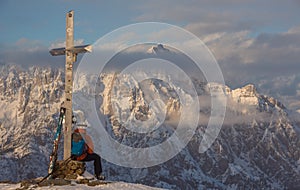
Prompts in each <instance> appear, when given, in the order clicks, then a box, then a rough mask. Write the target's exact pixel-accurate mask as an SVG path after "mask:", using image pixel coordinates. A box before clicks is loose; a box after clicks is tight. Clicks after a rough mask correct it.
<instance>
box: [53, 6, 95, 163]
mask: <svg viewBox="0 0 300 190" xmlns="http://www.w3.org/2000/svg"><path fill="white" fill-rule="evenodd" d="M73 23H74V11H69V12H68V13H67V15H66V47H63V48H56V49H52V50H50V54H51V55H53V56H58V55H65V56H66V64H65V101H64V104H63V107H64V108H66V114H65V125H64V160H66V159H68V158H69V157H70V156H71V134H72V90H73V63H74V62H76V59H77V54H78V53H86V52H91V50H92V46H91V45H82V46H74V24H73Z"/></svg>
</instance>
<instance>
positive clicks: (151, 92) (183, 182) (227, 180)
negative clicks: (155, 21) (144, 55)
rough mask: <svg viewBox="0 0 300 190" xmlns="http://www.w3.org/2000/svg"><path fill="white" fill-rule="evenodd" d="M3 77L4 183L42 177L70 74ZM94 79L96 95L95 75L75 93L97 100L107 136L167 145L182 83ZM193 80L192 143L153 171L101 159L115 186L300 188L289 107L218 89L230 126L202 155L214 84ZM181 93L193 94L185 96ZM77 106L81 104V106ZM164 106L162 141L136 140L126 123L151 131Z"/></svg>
mask: <svg viewBox="0 0 300 190" xmlns="http://www.w3.org/2000/svg"><path fill="white" fill-rule="evenodd" d="M153 51H158V49H156V50H155V49H153ZM0 73H1V74H0V99H1V102H0V107H1V110H0V137H1V138H0V167H1V172H0V181H3V180H11V181H20V180H22V179H29V178H34V177H40V176H44V175H46V174H47V167H48V163H49V155H50V152H51V150H52V139H53V135H54V130H55V129H56V123H57V119H58V111H59V107H60V104H61V102H62V101H63V96H64V92H63V89H64V87H63V84H64V71H63V70H60V69H52V68H41V67H32V68H30V69H27V70H23V69H21V68H19V67H17V66H3V67H2V68H1V71H0ZM166 77H167V76H166ZM96 79H97V80H98V82H97V84H99V89H98V91H97V89H96V96H95V90H93V89H90V88H88V87H86V84H88V82H89V81H91V80H95V76H89V75H82V76H81V77H80V78H78V79H77V81H75V82H76V84H77V86H75V87H74V89H75V90H74V94H75V95H76V94H77V95H78V94H80V96H79V97H84V99H88V98H91V97H92V98H93V97H96V99H97V100H98V104H97V106H99V107H98V108H97V110H98V112H99V114H101V115H102V117H103V118H104V119H105V121H106V122H107V123H106V130H107V131H108V132H109V133H110V136H111V137H113V138H114V139H115V140H116V141H118V142H120V143H123V144H126V145H128V146H132V147H138V148H139V147H145V146H146V147H147V146H152V145H156V144H159V143H161V142H163V141H164V140H166V138H168V137H169V136H165V133H163V132H166V130H168V132H170V133H172V132H173V130H174V129H173V128H172V126H173V125H176V124H177V122H176V121H174V120H175V118H176V117H177V116H178V114H180V111H181V104H180V99H179V95H178V94H176V93H175V92H176V91H175V89H174V88H175V87H176V88H179V90H181V89H180V86H178V85H177V83H176V81H173V83H172V81H171V83H170V84H168V83H166V82H164V80H159V79H149V80H147V81H145V82H142V83H138V82H137V81H134V78H133V77H132V76H130V75H122V76H121V77H120V76H119V74H118V73H112V72H109V73H102V74H101V75H100V76H97V77H96ZM129 81H131V82H133V83H134V84H136V87H135V88H134V89H126V88H124V84H127V83H128V82H129ZM126 82H127V83H126ZM192 82H193V84H194V86H195V88H196V91H197V94H198V98H199V102H200V103H201V109H200V120H199V125H198V127H197V129H196V131H195V134H194V136H193V138H192V139H191V140H190V142H189V143H188V145H187V146H186V147H185V148H184V149H183V150H182V151H181V152H180V153H179V154H177V155H176V156H175V157H174V158H172V159H170V160H169V161H167V162H165V163H162V164H159V165H156V166H152V167H148V168H141V169H139V168H128V167H122V166H118V165H115V164H112V163H110V162H108V161H105V160H103V168H104V175H106V176H107V178H108V179H109V180H112V181H125V182H131V183H141V184H145V185H149V186H153V187H159V188H167V189H209V188H217V189H230V188H232V189H299V188H300V185H299V184H300V148H299V147H300V127H299V126H300V125H299V123H297V121H295V120H293V118H291V117H290V111H289V110H287V109H286V108H285V106H284V105H283V104H281V103H280V102H279V101H278V100H276V99H274V98H272V97H267V96H264V95H261V94H259V92H257V90H256V89H255V86H254V85H252V84H248V85H246V86H244V87H241V88H238V89H233V90H232V89H230V88H229V87H226V86H220V88H222V89H224V94H225V95H226V97H227V108H226V114H225V119H224V124H223V126H222V129H221V131H220V133H219V135H218V137H217V139H216V140H215V142H214V143H213V144H212V146H211V147H210V148H209V149H208V150H207V151H206V152H204V153H200V152H199V144H200V142H201V140H202V137H203V131H205V128H206V124H207V120H208V118H209V116H210V109H211V108H210V94H211V90H212V88H211V86H212V85H211V84H209V83H206V82H204V81H199V80H197V79H193V80H192ZM214 86H215V85H214ZM125 87H126V86H125ZM177 90H178V89H177ZM181 92H184V93H185V94H187V96H188V95H189V92H187V91H184V90H181ZM76 97H77V96H76ZM118 97H123V98H124V97H126V98H127V99H126V102H125V103H122V102H120V101H121V100H120V99H118ZM157 98H159V99H160V100H162V102H163V103H164V104H165V105H166V106H165V107H161V105H160V104H156V105H154V106H153V105H152V109H150V108H149V101H151V100H153V99H157ZM76 101H81V100H79V99H76V100H75V104H76ZM116 103H117V106H116ZM75 106H76V105H75ZM160 108H161V109H165V110H166V112H167V113H168V115H167V116H166V117H165V122H164V123H162V125H161V127H159V128H158V129H157V131H158V135H157V136H156V137H154V138H152V139H151V138H150V137H149V138H145V136H142V135H133V134H136V133H135V132H134V131H130V130H129V129H128V128H126V122H124V121H127V120H130V119H132V118H133V117H134V118H135V119H136V120H138V121H146V120H150V121H153V123H154V124H153V126H154V125H156V124H157V123H158V124H161V123H159V122H160V118H159V115H158V114H157V112H155V111H153V110H155V109H160ZM128 110H129V111H128ZM124 113H125V115H124ZM128 113H129V114H128ZM85 114H88V113H85ZM126 114H127V115H126ZM123 118H125V120H124V119H123ZM126 119H127V120H126ZM88 122H91V121H88ZM155 122H156V123H155ZM143 127H144V126H143ZM146 137H147V135H146ZM61 145H62V144H61ZM60 155H62V150H61V149H60ZM60 159H61V158H60ZM89 170H92V169H91V167H89Z"/></svg>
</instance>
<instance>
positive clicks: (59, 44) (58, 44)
mask: <svg viewBox="0 0 300 190" xmlns="http://www.w3.org/2000/svg"><path fill="white" fill-rule="evenodd" d="M79 45H84V40H83V39H75V40H74V46H79ZM61 47H66V41H63V40H56V41H55V42H53V43H52V44H51V45H50V47H49V49H54V48H61Z"/></svg>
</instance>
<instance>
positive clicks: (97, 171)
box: [82, 153, 102, 176]
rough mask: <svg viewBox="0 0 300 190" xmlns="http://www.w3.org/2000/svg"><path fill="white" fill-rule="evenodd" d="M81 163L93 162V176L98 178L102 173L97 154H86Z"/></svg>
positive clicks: (99, 158)
mask: <svg viewBox="0 0 300 190" xmlns="http://www.w3.org/2000/svg"><path fill="white" fill-rule="evenodd" d="M82 161H87V162H89V161H94V174H95V175H96V176H99V175H100V174H101V173H102V165H101V157H100V156H99V155H98V154H96V153H92V154H87V155H86V157H85V158H84V159H83V160H82Z"/></svg>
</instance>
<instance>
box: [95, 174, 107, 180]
mask: <svg viewBox="0 0 300 190" xmlns="http://www.w3.org/2000/svg"><path fill="white" fill-rule="evenodd" d="M96 179H98V180H105V176H103V175H96Z"/></svg>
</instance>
